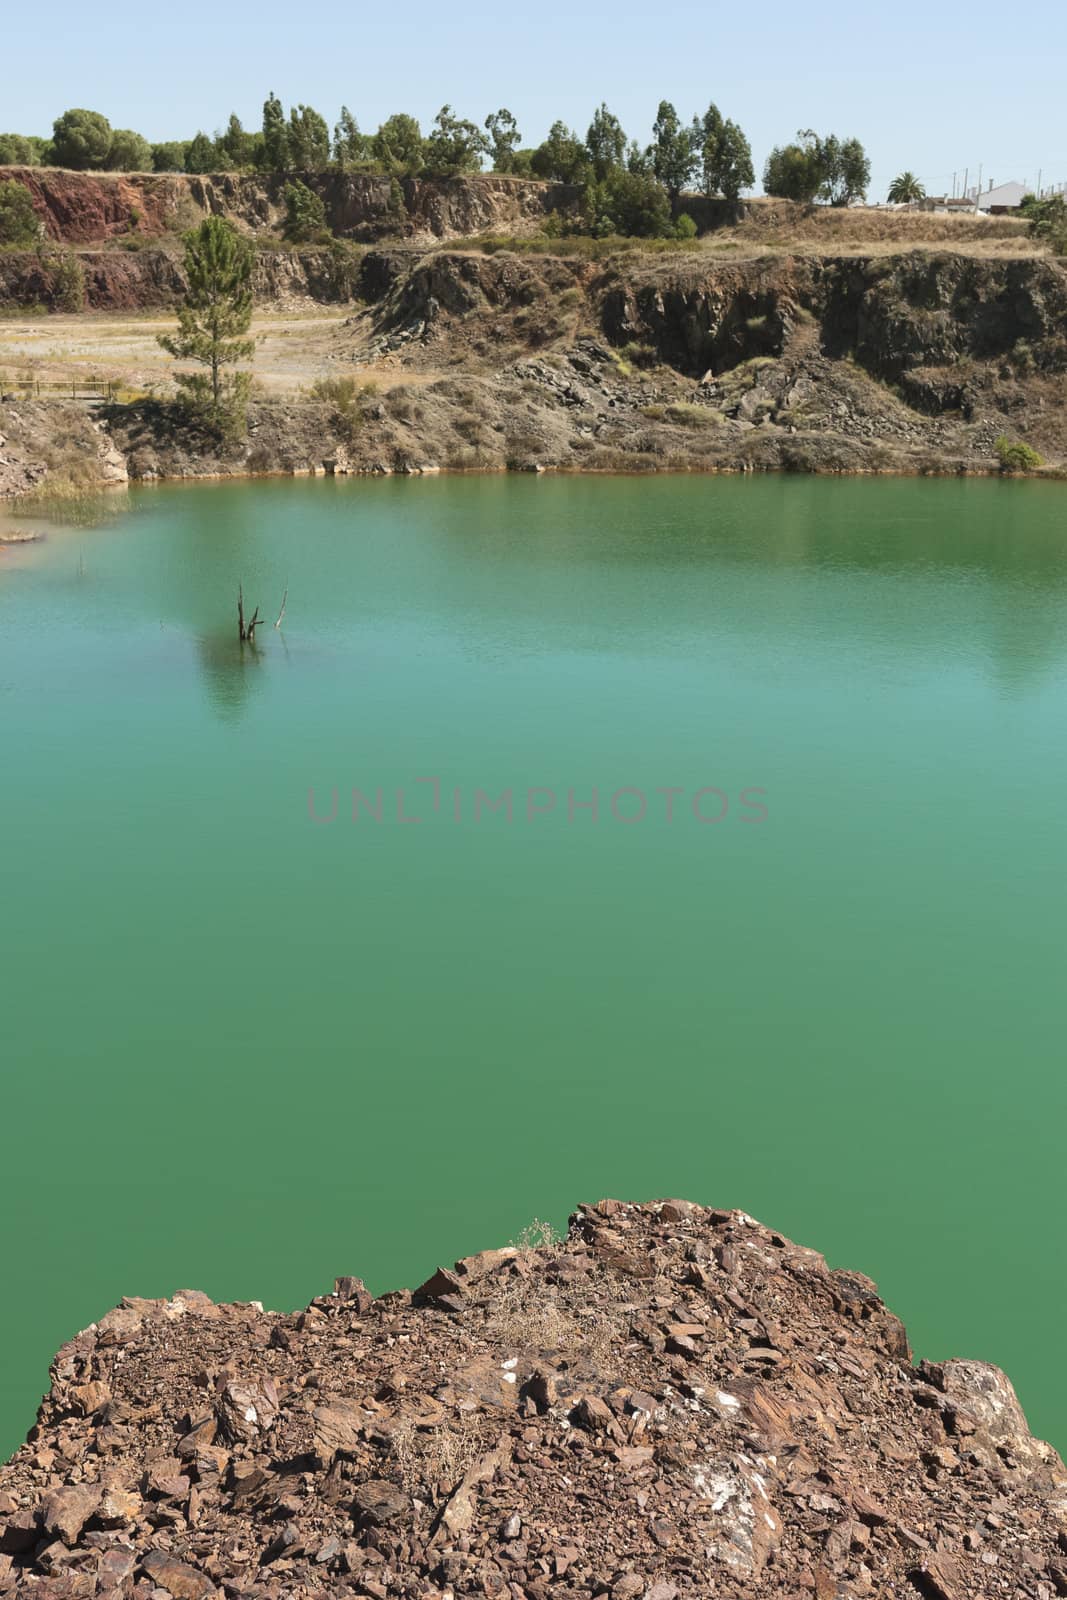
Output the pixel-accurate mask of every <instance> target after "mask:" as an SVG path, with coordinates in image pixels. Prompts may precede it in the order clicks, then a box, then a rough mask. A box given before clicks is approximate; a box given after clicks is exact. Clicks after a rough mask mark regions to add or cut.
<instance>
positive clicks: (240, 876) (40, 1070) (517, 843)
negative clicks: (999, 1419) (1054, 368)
mask: <svg viewBox="0 0 1067 1600" xmlns="http://www.w3.org/2000/svg"><path fill="white" fill-rule="evenodd" d="M239 584H241V585H243V589H244V596H245V601H246V606H247V609H249V610H251V609H252V607H254V606H255V605H257V604H258V605H259V606H260V607H261V608H262V611H263V612H264V613H265V615H266V617H267V622H266V625H265V626H264V627H263V628H262V629H261V630H260V632H259V635H258V643H257V645H256V646H255V648H250V647H248V646H245V647H243V648H242V647H241V646H240V644H239V643H238V640H237V636H236V609H235V608H236V599H237V592H238V585H239ZM286 591H287V602H286V613H285V617H284V621H283V624H282V626H281V628H275V627H274V619H275V617H276V616H277V614H278V611H279V608H280V606H281V603H282V597H283V595H284V594H285V593H286ZM0 736H2V743H0V749H2V759H3V775H2V779H0V830H2V831H0V838H2V841H3V870H2V874H0V881H2V885H3V906H4V915H3V918H2V922H0V930H2V931H0V982H2V994H3V1040H4V1059H5V1072H4V1084H5V1092H4V1099H3V1107H4V1116H3V1134H2V1136H0V1137H2V1152H3V1170H4V1194H5V1200H6V1205H5V1228H4V1233H5V1242H6V1250H5V1272H4V1287H3V1311H2V1319H3V1325H2V1333H0V1348H2V1351H3V1357H4V1359H3V1362H2V1364H0V1445H2V1446H3V1449H4V1452H5V1453H6V1452H7V1451H8V1450H9V1449H11V1448H13V1447H14V1446H15V1445H16V1444H17V1442H18V1441H19V1440H20V1439H21V1437H22V1436H23V1435H24V1433H25V1431H26V1429H27V1428H28V1427H29V1426H30V1424H31V1423H32V1421H33V1415H34V1410H35V1407H36V1404H37V1401H38V1398H39V1395H40V1393H41V1392H42V1389H43V1388H44V1386H45V1384H46V1381H47V1368H48V1362H49V1360H50V1358H51V1356H52V1354H53V1352H54V1350H55V1349H56V1348H57V1347H58V1345H59V1344H60V1343H61V1342H62V1341H63V1340H64V1339H66V1338H68V1337H70V1336H71V1335H72V1334H73V1333H74V1332H75V1331H77V1330H78V1329H79V1328H81V1327H83V1326H85V1325H86V1324H88V1323H89V1322H91V1321H92V1320H94V1319H95V1318H96V1317H98V1316H100V1315H102V1314H103V1312H104V1311H106V1310H107V1309H108V1308H109V1307H110V1306H111V1305H113V1304H114V1303H115V1302H116V1301H117V1300H118V1299H119V1298H120V1297H121V1296H122V1295H123V1294H137V1295H161V1294H169V1293H171V1292H173V1291H174V1290H176V1289H179V1288H182V1287H196V1288H202V1289H205V1290H207V1292H208V1293H210V1294H211V1295H213V1296H214V1297H216V1298H219V1299H260V1300H263V1301H264V1302H265V1303H266V1304H267V1305H273V1306H277V1307H285V1308H290V1307H293V1306H296V1305H299V1304H303V1303H306V1302H307V1300H309V1299H310V1298H311V1297H312V1296H313V1295H315V1294H317V1293H320V1292H322V1291H323V1290H325V1289H328V1288H329V1287H331V1286H332V1283H333V1279H334V1277H335V1276H336V1275H338V1274H341V1273H356V1274H358V1275H360V1276H362V1277H364V1278H365V1279H366V1280H367V1282H368V1283H369V1285H370V1286H371V1287H372V1288H373V1289H376V1290H382V1289H385V1288H387V1287H391V1286H396V1285H397V1284H401V1283H415V1282H418V1281H419V1280H420V1278H421V1277H424V1276H425V1275H426V1274H427V1273H428V1272H429V1270H430V1269H432V1267H433V1266H434V1265H435V1264H436V1263H437V1262H438V1261H446V1262H448V1261H452V1260H453V1259H455V1258H456V1257H457V1256H458V1255H460V1254H465V1253H467V1252H470V1251H473V1250H475V1249H478V1248H481V1247H483V1246H488V1245H492V1244H497V1243H502V1242H506V1241H507V1240H508V1239H509V1238H512V1237H514V1236H515V1235H516V1234H517V1233H518V1232H519V1231H520V1230H521V1229H522V1228H523V1226H524V1225H525V1224H526V1223H528V1222H529V1221H530V1220H531V1219H532V1218H533V1217H535V1216H536V1217H538V1218H543V1219H547V1220H549V1221H552V1222H554V1223H556V1224H562V1223H564V1222H565V1219H566V1216H567V1214H568V1211H569V1210H570V1209H571V1208H572V1207H573V1205H574V1204H575V1203H576V1202H578V1201H580V1200H593V1199H596V1198H598V1197H599V1196H601V1195H604V1194H612V1195H616V1196H619V1197H622V1198H632V1199H642V1198H649V1197H652V1196H656V1195H676V1196H685V1197H688V1198H691V1199H696V1200H701V1201H705V1202H708V1203H713V1204H716V1205H721V1206H739V1207H742V1208H744V1209H745V1210H746V1211H749V1212H751V1213H752V1214H753V1215H755V1216H757V1217H759V1218H760V1219H761V1220H763V1221H765V1222H767V1223H769V1224H771V1225H773V1226H775V1227H778V1228H780V1229H782V1230H783V1231H784V1232H786V1233H788V1234H789V1235H791V1236H792V1237H794V1238H796V1239H798V1240H800V1241H801V1242H803V1243H805V1244H809V1245H813V1246H815V1247H816V1248H818V1249H821V1250H823V1251H824V1252H825V1253H826V1255H827V1256H828V1258H829V1259H830V1261H831V1262H832V1264H834V1265H839V1266H849V1267H853V1268H856V1269H858V1270H860V1271H863V1272H866V1273H868V1274H869V1275H870V1276H871V1277H873V1278H874V1279H875V1280H876V1281H877V1282H878V1284H879V1287H880V1290H881V1292H882V1294H883V1295H884V1297H885V1298H886V1299H887V1301H888V1302H889V1303H890V1305H891V1306H892V1308H893V1309H894V1310H895V1311H896V1312H897V1313H898V1314H899V1315H901V1316H902V1317H903V1319H904V1321H905V1322H906V1324H907V1327H908V1330H909V1334H910V1336H911V1340H912V1344H913V1346H914V1347H915V1350H916V1353H917V1354H918V1355H925V1356H928V1357H931V1358H939V1357H945V1356H949V1355H966V1356H973V1357H978V1358H982V1359H987V1360H992V1361H995V1362H997V1363H998V1364H999V1365H1002V1366H1003V1367H1004V1368H1005V1369H1006V1370H1007V1371H1008V1373H1009V1374H1010V1375H1011V1377H1012V1378H1013V1380H1014V1381H1015V1383H1016V1386H1017V1388H1018V1390H1019V1393H1020V1397H1021V1399H1022V1401H1023V1403H1024V1405H1025V1407H1026V1409H1027V1413H1028V1415H1029V1418H1030V1421H1031V1424H1032V1426H1033V1427H1034V1429H1035V1431H1036V1432H1038V1433H1039V1434H1041V1435H1043V1436H1044V1437H1047V1438H1051V1439H1052V1441H1053V1442H1054V1443H1056V1444H1057V1445H1058V1446H1059V1447H1060V1448H1061V1449H1062V1448H1064V1447H1065V1446H1067V1391H1065V1385H1064V1382H1063V1377H1062V1356H1061V1338H1060V1334H1061V1329H1062V1323H1061V1320H1060V1319H1061V1317H1062V1316H1063V1314H1064V1311H1065V1309H1067V1291H1065V1289H1064V1285H1063V1275H1062V1268H1061V1261H1060V1252H1059V1249H1058V1247H1057V1244H1056V1240H1057V1239H1058V1236H1059V1227H1060V1223H1061V1220H1062V1215H1063V1199H1062V1170H1063V1167H1062V1162H1063V1157H1062V1141H1063V1129H1064V1121H1065V1112H1067V1074H1065V1071H1064V1067H1065V1054H1067V1052H1065V1046H1064V1040H1065V1035H1067V1002H1065V998H1064V996H1065V984H1064V977H1063V971H1064V952H1065V949H1067V892H1065V891H1067V838H1065V832H1067V490H1065V488H1064V487H1063V486H1061V485H1057V484H1045V483H1018V482H1012V483H1008V482H1004V483H1001V482H996V481H973V482H970V481H934V480H873V479H872V480H847V479H841V480H831V479H821V478H820V479H804V478H789V477H783V478H772V477H767V478H755V479H753V478H697V477H680V478H653V479H623V478H615V479H602V480H601V479H579V478H551V477H545V478H534V477H520V476H511V477H499V478H497V477H484V478H463V477H457V478H450V479H438V480H429V479H427V480H424V481H419V480H383V481H376V480H365V481H355V480H352V481H343V480H338V481H332V480H327V481H321V482H306V481H278V482H260V483H242V484H233V485H202V486H193V487H167V488H158V489H153V490H139V491H135V492H131V494H130V495H129V498H128V500H126V499H123V500H121V501H116V502H113V510H112V511H110V512H109V513H108V514H107V516H106V517H105V520H104V521H103V522H102V523H101V524H100V525H98V526H92V527H85V528H63V527H56V528H53V529H51V530H50V531H49V536H48V538H47V540H46V541H45V542H44V543H42V544H39V545H35V546H32V547H23V548H20V549H18V550H14V549H10V548H8V549H5V550H4V551H2V552H0ZM419 780H435V781H421V782H420V781H419ZM594 789H595V790H596V791H597V813H596V814H595V815H594V812H593V810H592V808H591V806H590V804H589V802H590V801H591V800H592V794H593V791H594ZM353 790H358V791H359V792H360V796H361V797H362V799H361V800H359V801H357V811H356V820H353V805H352V792H353ZM379 790H380V791H381V802H380V810H381V820H380V821H378V820H377V819H376V817H375V815H374V812H375V810H377V809H378V792H379ZM334 791H336V792H337V815H336V820H335V821H333V822H329V821H322V820H319V821H317V822H316V821H315V820H313V817H312V813H314V815H315V816H317V817H318V818H320V819H321V818H328V817H329V816H330V815H331V813H332V809H333V792H334ZM398 791H402V794H401V796H400V798H399V799H398ZM508 791H510V793H511V800H512V815H511V818H510V820H509V818H508V815H507V809H506V802H504V803H501V796H503V795H506V793H507V792H508ZM479 795H480V796H481V798H479ZM490 802H492V803H493V804H494V805H498V809H495V810H493V809H491V808H490ZM668 810H669V812H670V816H669V818H668ZM412 818H418V819H419V820H418V821H412V820H405V819H412Z"/></svg>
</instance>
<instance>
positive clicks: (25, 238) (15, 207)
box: [0, 178, 41, 245]
mask: <svg viewBox="0 0 1067 1600" xmlns="http://www.w3.org/2000/svg"><path fill="white" fill-rule="evenodd" d="M40 231H41V224H40V222H39V221H38V220H37V213H36V211H35V210H34V209H33V201H32V199H31V198H30V191H29V190H28V189H27V187H26V185H25V184H24V183H17V182H16V181H15V179H14V178H11V179H9V180H8V182H6V183H0V244H14V245H27V244H32V243H33V242H34V240H35V239H36V238H37V235H38V234H39V233H40Z"/></svg>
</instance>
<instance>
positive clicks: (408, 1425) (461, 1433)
mask: <svg viewBox="0 0 1067 1600" xmlns="http://www.w3.org/2000/svg"><path fill="white" fill-rule="evenodd" d="M485 1448H486V1440H485V1436H484V1433H483V1431H482V1429H481V1428H480V1427H479V1426H478V1425H477V1424H476V1423H475V1422H474V1421H472V1419H471V1418H470V1417H469V1416H467V1415H466V1414H465V1413H463V1412H460V1413H459V1414H458V1415H457V1416H456V1418H455V1420H454V1421H451V1422H447V1423H442V1424H441V1425H440V1427H436V1428H420V1427H417V1426H416V1425H415V1423H413V1422H412V1421H410V1419H407V1418H405V1419H404V1420H403V1421H402V1422H401V1423H400V1425H399V1427H397V1428H396V1429H395V1430H394V1432H393V1444H392V1454H393V1459H394V1460H395V1461H396V1464H397V1468H398V1469H399V1472H400V1477H401V1481H402V1482H403V1485H404V1488H405V1489H406V1490H407V1491H408V1493H409V1494H419V1493H420V1492H421V1491H429V1493H430V1494H432V1495H445V1494H448V1493H449V1492H450V1491H451V1490H452V1489H453V1488H454V1487H455V1485H456V1484H457V1483H458V1482H459V1481H460V1479H461V1478H462V1477H463V1475H464V1473H466V1472H468V1471H469V1470H470V1468H471V1467H472V1466H473V1465H474V1463H475V1462H476V1461H477V1459H478V1457H479V1456H480V1455H481V1454H482V1453H483V1451H484V1450H485Z"/></svg>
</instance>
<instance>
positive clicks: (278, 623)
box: [274, 584, 289, 628]
mask: <svg viewBox="0 0 1067 1600" xmlns="http://www.w3.org/2000/svg"><path fill="white" fill-rule="evenodd" d="M288 598H289V585H288V584H286V586H285V593H284V594H283V595H282V609H281V610H280V611H279V612H278V620H277V622H276V623H275V624H274V626H275V627H276V628H280V627H281V625H282V618H283V617H284V616H285V602H286V601H287V600H288Z"/></svg>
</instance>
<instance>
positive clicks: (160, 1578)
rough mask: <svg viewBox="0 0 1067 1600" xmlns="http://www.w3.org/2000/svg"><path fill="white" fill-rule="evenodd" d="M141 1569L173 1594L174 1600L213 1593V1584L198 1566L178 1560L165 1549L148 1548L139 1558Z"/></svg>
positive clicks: (201, 1597) (199, 1599) (202, 1597)
mask: <svg viewBox="0 0 1067 1600" xmlns="http://www.w3.org/2000/svg"><path fill="white" fill-rule="evenodd" d="M141 1567H142V1570H143V1571H144V1572H145V1573H147V1575H148V1577H150V1578H151V1580H152V1582H153V1583H154V1584H155V1585H156V1586H157V1587H158V1588H160V1589H165V1590H166V1592H167V1593H168V1594H171V1595H173V1596H174V1600H206V1597H207V1596H208V1595H213V1594H214V1592H215V1585H214V1584H213V1583H212V1581H211V1579H210V1578H209V1577H208V1576H207V1574H206V1573H203V1572H201V1571H200V1569H199V1568H198V1567H193V1566H190V1565H189V1563H188V1562H186V1561H179V1560H178V1559H177V1557H176V1556H172V1555H169V1554H168V1553H167V1552H166V1551H165V1550H149V1552H148V1553H147V1555H145V1556H142V1558H141Z"/></svg>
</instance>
